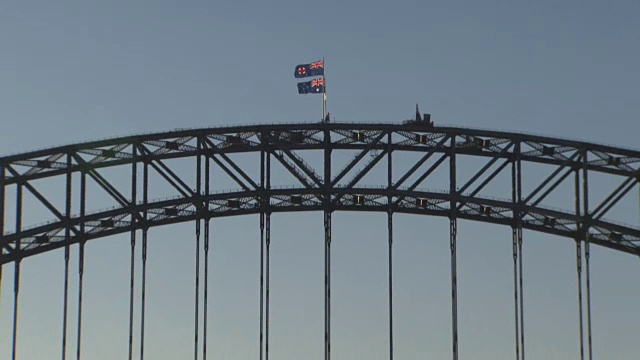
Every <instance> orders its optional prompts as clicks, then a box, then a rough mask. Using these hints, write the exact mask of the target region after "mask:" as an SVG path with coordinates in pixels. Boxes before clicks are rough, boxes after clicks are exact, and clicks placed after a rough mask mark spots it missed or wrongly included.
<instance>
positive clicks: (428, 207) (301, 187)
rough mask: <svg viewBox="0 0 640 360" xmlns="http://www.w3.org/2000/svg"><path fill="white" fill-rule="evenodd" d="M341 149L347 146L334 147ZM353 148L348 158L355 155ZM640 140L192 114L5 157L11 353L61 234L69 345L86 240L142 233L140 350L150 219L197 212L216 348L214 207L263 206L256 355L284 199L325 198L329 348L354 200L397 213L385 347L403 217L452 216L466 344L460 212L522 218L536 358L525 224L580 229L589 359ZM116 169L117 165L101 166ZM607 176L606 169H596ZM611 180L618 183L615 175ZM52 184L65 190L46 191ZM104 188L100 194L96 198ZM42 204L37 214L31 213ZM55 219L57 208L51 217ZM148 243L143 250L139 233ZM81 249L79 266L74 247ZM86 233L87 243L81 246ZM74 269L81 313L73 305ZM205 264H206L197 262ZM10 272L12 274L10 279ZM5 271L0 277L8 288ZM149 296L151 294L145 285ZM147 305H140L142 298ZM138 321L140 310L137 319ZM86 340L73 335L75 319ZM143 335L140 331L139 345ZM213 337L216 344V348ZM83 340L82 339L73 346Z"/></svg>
mask: <svg viewBox="0 0 640 360" xmlns="http://www.w3.org/2000/svg"><path fill="white" fill-rule="evenodd" d="M337 154H342V156H337ZM344 154H348V155H347V156H346V158H347V159H346V160H345V159H344V158H345V156H343V155H344ZM639 167H640V151H637V150H630V149H625V148H620V147H614V146H608V145H601V144H594V143H587V142H583V141H574V140H568V139H560V138H552V137H545V136H537V135H527V134H520V133H511V132H502V131H490V130H480V129H469V128H456V127H442V126H432V125H431V124H425V123H404V124H373V123H298V124H278V125H255V126H228V127H219V128H207V129H185V130H176V131H169V132H163V133H154V134H145V135H136V136H128V137H122V138H114V139H108V140H101V141H94V142H86V143H79V144H73V145H68V146H62V147H56V148H50V149H44V150H38V151H33V152H29V153H24V154H16V155H10V156H5V157H2V158H0V185H1V186H0V235H1V238H0V246H1V248H2V252H1V254H0V279H2V275H1V274H2V272H5V273H6V272H7V269H8V268H10V267H11V269H12V270H13V271H12V274H13V279H7V277H6V276H5V278H4V279H3V280H4V281H5V284H6V283H7V282H10V280H12V281H13V303H12V304H11V305H12V307H10V306H9V305H8V304H7V303H5V304H3V305H2V311H3V312H5V311H10V312H11V314H12V325H11V326H12V328H11V329H12V330H11V334H12V339H11V355H9V354H6V355H2V358H10V357H11V358H12V359H19V358H20V354H19V353H18V351H17V350H18V343H19V340H20V336H18V325H19V322H20V311H19V304H20V299H21V298H20V291H19V289H20V286H19V285H20V282H21V275H20V274H21V269H22V267H23V266H28V262H29V260H30V259H28V258H30V257H35V256H36V255H41V254H45V253H49V252H53V251H54V250H57V249H59V250H61V253H62V257H63V258H64V263H63V264H64V287H63V289H62V291H63V300H62V302H63V309H62V315H61V316H62V318H63V321H62V328H61V329H60V351H61V352H60V354H61V357H62V358H63V359H65V358H78V359H79V358H81V356H82V319H83V314H82V310H83V286H84V281H83V279H84V268H85V247H86V246H88V245H89V244H90V243H91V242H90V240H94V239H99V238H109V237H113V236H115V235H118V234H129V236H130V250H131V251H130V254H129V256H130V262H129V263H130V269H129V270H130V278H129V292H128V298H129V303H128V305H129V316H128V319H129V327H128V329H129V332H128V358H129V359H133V358H139V359H142V358H144V355H145V352H144V349H145V330H146V326H145V319H146V317H147V316H148V314H147V313H146V301H147V297H146V286H147V285H146V284H147V282H146V276H147V247H148V241H149V239H148V238H149V234H148V232H149V229H151V228H154V227H160V226H164V225H170V224H178V223H194V224H195V243H194V246H195V251H196V256H195V259H194V266H195V279H194V290H193V291H194V293H193V301H194V303H193V310H194V318H193V321H194V328H193V331H194V334H193V356H194V358H195V359H198V358H203V359H204V358H207V357H208V358H211V357H212V356H211V353H210V352H211V351H210V349H208V347H207V341H208V338H209V334H208V332H209V330H210V324H209V313H208V312H209V309H210V306H211V304H210V302H209V295H210V294H209V292H210V291H209V288H208V284H209V281H208V277H209V272H210V266H211V265H210V263H209V262H210V237H211V222H212V221H213V220H216V219H219V218H225V217H231V216H239V215H255V216H258V217H259V223H258V224H256V225H257V226H258V227H259V231H260V245H259V246H260V249H259V251H260V259H259V260H260V266H259V267H260V274H259V280H260V288H259V297H260V298H259V329H257V331H256V336H257V339H258V340H257V344H256V345H257V346H259V356H260V359H268V358H269V356H270V354H271V353H270V322H271V321H272V320H273V319H272V318H271V313H270V309H271V305H270V296H271V292H270V290H271V283H270V281H271V276H270V269H271V266H272V262H271V221H272V215H273V214H277V213H288V212H307V211H315V212H322V213H323V228H324V234H323V235H321V236H323V237H324V264H323V268H324V290H323V293H324V299H323V302H324V308H323V309H322V312H323V314H324V330H323V332H324V336H323V338H321V339H318V341H320V342H322V343H323V344H324V347H323V349H324V350H323V352H324V358H325V359H326V360H328V359H330V358H331V355H332V346H331V345H332V334H331V329H332V324H331V321H332V312H331V306H332V304H333V302H332V299H331V295H332V293H331V289H332V276H335V274H333V273H332V269H331V259H332V234H333V231H332V228H333V224H332V221H333V219H334V217H336V216H339V214H340V213H342V212H346V211H354V212H378V213H381V214H384V215H386V225H387V226H386V228H387V232H386V234H385V235H386V237H387V245H388V246H387V252H388V253H387V255H388V256H387V260H388V264H387V265H388V266H387V268H386V272H387V275H388V276H387V278H386V279H385V280H386V282H387V290H388V291H387V292H388V298H387V299H386V302H387V305H388V306H387V311H388V324H385V326H386V327H387V328H388V338H387V341H388V358H389V359H393V358H394V341H395V340H397V339H396V337H394V331H393V330H394V316H393V314H394V309H395V308H394V302H393V294H394V285H393V282H394V280H395V278H394V272H393V271H394V263H393V261H394V253H393V250H394V241H393V240H394V234H395V231H394V219H395V218H396V215H399V214H413V215H429V216H435V217H442V218H444V219H447V220H448V223H449V241H448V244H449V246H448V247H449V256H450V268H449V269H447V270H448V271H449V273H450V309H449V311H450V313H451V320H450V321H451V335H450V338H451V356H452V358H453V359H454V360H455V359H458V356H459V326H460V324H459V323H460V320H459V318H458V300H459V294H458V256H457V246H458V220H469V221H474V222H484V223H490V224H497V225H501V226H504V227H506V228H508V229H510V230H511V239H510V240H511V254H512V264H511V265H512V271H513V274H512V275H513V276H512V286H513V291H512V296H513V299H512V305H513V308H512V309H510V310H509V311H510V312H511V316H512V317H513V335H512V336H513V348H512V352H513V357H515V358H516V359H522V360H524V359H525V356H526V354H527V347H526V345H527V344H526V339H527V337H526V318H525V316H524V315H525V310H524V305H525V303H524V299H525V294H526V292H525V291H524V289H525V286H524V283H525V278H526V276H525V275H524V265H523V241H524V242H526V239H525V240H523V230H528V231H535V232H540V233H546V234H550V235H554V236H557V237H561V238H564V239H565V240H570V241H571V242H572V243H573V244H575V249H576V252H575V255H576V257H575V266H576V274H577V287H578V293H577V296H576V298H577V310H576V313H577V316H576V318H577V327H578V328H579V339H577V340H576V342H577V343H578V344H579V353H580V358H581V359H585V358H586V359H592V358H593V335H592V306H591V267H590V256H591V251H592V246H599V247H604V248H608V249H611V250H614V251H617V252H620V253H626V254H628V256H633V255H640V227H638V226H635V225H630V224H627V223H625V222H631V220H630V219H623V221H621V220H620V216H618V214H617V213H615V211H616V209H617V207H619V206H621V203H622V202H624V201H629V199H631V198H634V196H635V192H634V191H632V190H634V189H635V188H636V187H638V186H639V185H638V180H639V174H640V172H639V171H640V168H639ZM106 172H109V173H110V174H112V176H107V175H105V173H106ZM593 179H596V180H593ZM611 184H613V186H610V185H611ZM48 187H49V188H51V187H55V188H56V189H58V190H59V191H54V192H51V191H50V190H48V191H45V190H44V189H45V188H48ZM94 199H95V200H94ZM34 214H38V216H36V215H34ZM39 221H45V222H39ZM139 247H141V251H140V256H136V254H138V252H137V251H136V248H138V249H140V248H139ZM72 249H74V251H73V253H74V254H76V253H77V269H72V268H71V265H70V260H71V256H72ZM75 249H77V250H75ZM72 272H77V287H74V289H75V290H74V291H77V297H76V298H75V301H74V304H75V310H76V311H77V315H76V316H75V318H76V322H75V323H74V324H72V323H71V322H70V320H69V318H70V311H71V310H72V309H71V306H70V304H69V302H70V295H69V292H70V291H69V290H70V287H72V286H73V284H71V281H70V274H71V273H72ZM201 277H202V278H201ZM8 280H9V281H8ZM7 288H8V287H7V286H6V285H5V287H4V288H3V287H1V286H0V289H3V290H4V291H6V289H7ZM136 299H138V300H139V302H136V301H135V300H136ZM134 309H135V311H134ZM136 322H137V324H138V326H137V327H136V326H134V324H135V323H136ZM71 328H74V329H75V335H76V338H75V339H74V340H75V345H76V346H75V348H74V349H71V348H70V345H69V343H70V339H69V338H68V337H69V335H68V334H69V333H70V329H71ZM134 338H138V339H140V340H139V346H136V342H135V341H134ZM208 350H209V354H207V351H208ZM71 353H73V354H72V355H70V354H71Z"/></svg>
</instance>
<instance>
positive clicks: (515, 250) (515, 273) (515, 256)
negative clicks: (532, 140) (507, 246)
mask: <svg viewBox="0 0 640 360" xmlns="http://www.w3.org/2000/svg"><path fill="white" fill-rule="evenodd" d="M517 176H518V168H517V161H516V160H515V159H513V161H512V163H511V195H512V201H513V204H518V197H517V196H518V193H517V190H516V187H517V184H518V183H517ZM514 208H515V207H514ZM519 217H520V215H519V212H518V211H514V214H513V218H514V219H517V218H519ZM511 233H512V237H513V247H512V249H513V300H514V304H513V305H514V310H515V336H516V338H515V344H516V360H520V314H519V312H518V309H519V307H520V306H519V303H518V227H517V221H516V220H514V223H513V224H512V226H511Z"/></svg>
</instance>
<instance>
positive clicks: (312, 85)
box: [298, 78, 324, 94]
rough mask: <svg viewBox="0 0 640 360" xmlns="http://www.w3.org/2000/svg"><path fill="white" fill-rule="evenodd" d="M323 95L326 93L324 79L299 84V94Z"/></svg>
mask: <svg viewBox="0 0 640 360" xmlns="http://www.w3.org/2000/svg"><path fill="white" fill-rule="evenodd" d="M309 93H311V94H322V93H324V79H323V78H318V79H313V80H311V81H305V82H301V83H298V94H309Z"/></svg>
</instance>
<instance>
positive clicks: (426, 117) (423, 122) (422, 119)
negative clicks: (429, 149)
mask: <svg viewBox="0 0 640 360" xmlns="http://www.w3.org/2000/svg"><path fill="white" fill-rule="evenodd" d="M402 124H404V125H413V126H416V125H417V126H424V127H433V121H431V114H427V113H425V114H423V115H420V109H418V104H416V116H415V118H414V119H409V120H405V121H403V122H402Z"/></svg>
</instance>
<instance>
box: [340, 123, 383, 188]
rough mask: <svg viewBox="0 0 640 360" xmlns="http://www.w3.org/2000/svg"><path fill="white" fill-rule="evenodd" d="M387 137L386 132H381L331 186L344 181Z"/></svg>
mask: <svg viewBox="0 0 640 360" xmlns="http://www.w3.org/2000/svg"><path fill="white" fill-rule="evenodd" d="M385 135H387V134H386V133H385V132H381V133H380V135H378V136H377V137H376V138H375V139H374V140H373V141H372V142H371V143H369V144H368V145H367V146H366V147H365V148H364V149H363V150H362V151H361V152H360V153H359V154H358V155H356V156H355V157H354V158H353V159H352V160H351V162H349V164H347V165H346V166H345V167H344V168H343V169H342V171H341V172H340V173H339V174H338V175H337V176H336V177H335V178H334V179H333V180H332V181H331V186H336V184H337V183H338V182H339V181H340V180H342V178H343V177H344V176H345V175H347V174H348V173H349V171H351V170H352V169H353V168H354V167H355V166H356V165H357V164H358V162H359V161H360V160H362V158H363V157H365V155H367V153H369V151H371V149H373V148H374V147H375V146H376V145H378V144H379V143H380V141H381V140H382V139H383V138H384V137H385Z"/></svg>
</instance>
